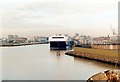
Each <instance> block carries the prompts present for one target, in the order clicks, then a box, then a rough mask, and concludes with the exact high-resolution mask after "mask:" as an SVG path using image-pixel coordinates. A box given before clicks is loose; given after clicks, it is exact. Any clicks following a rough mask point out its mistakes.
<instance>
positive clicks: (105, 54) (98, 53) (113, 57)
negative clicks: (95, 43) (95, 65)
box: [65, 47, 120, 65]
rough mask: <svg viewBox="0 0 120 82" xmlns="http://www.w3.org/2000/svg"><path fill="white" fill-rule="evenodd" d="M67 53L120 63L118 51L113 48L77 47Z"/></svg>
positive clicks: (109, 62)
mask: <svg viewBox="0 0 120 82" xmlns="http://www.w3.org/2000/svg"><path fill="white" fill-rule="evenodd" d="M65 54H66V55H71V56H75V57H80V58H86V59H90V60H95V61H99V62H104V63H108V64H114V65H115V64H116V63H117V65H120V63H119V62H120V59H119V57H118V52H117V51H111V50H99V49H88V48H78V47H75V48H74V51H68V52H66V53H65Z"/></svg>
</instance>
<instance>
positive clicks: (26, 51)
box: [2, 44, 114, 80]
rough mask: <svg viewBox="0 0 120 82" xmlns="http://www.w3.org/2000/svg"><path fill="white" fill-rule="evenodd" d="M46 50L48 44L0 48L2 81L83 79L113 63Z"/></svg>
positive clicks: (110, 67)
mask: <svg viewBox="0 0 120 82" xmlns="http://www.w3.org/2000/svg"><path fill="white" fill-rule="evenodd" d="M65 52H66V51H60V56H58V55H57V54H56V51H50V49H49V44H39V45H28V46H18V47H2V80H87V79H88V78H89V77H90V76H91V75H94V74H96V73H98V72H101V71H104V70H108V69H112V68H114V66H112V65H108V64H104V63H100V62H96V61H91V60H87V59H82V58H76V57H72V56H68V55H65Z"/></svg>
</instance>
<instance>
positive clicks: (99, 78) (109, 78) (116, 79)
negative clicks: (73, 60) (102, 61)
mask: <svg viewBox="0 0 120 82" xmlns="http://www.w3.org/2000/svg"><path fill="white" fill-rule="evenodd" d="M87 82H120V70H107V71H104V72H100V73H97V74H95V75H93V76H91V77H90V78H89V79H88V80H87Z"/></svg>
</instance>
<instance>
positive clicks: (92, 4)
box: [1, 0, 118, 29]
mask: <svg viewBox="0 0 120 82" xmlns="http://www.w3.org/2000/svg"><path fill="white" fill-rule="evenodd" d="M117 2H118V0H3V1H2V2H1V4H2V11H3V16H2V22H3V27H4V28H22V29H23V28H33V27H34V28H41V27H42V28H41V29H46V28H55V27H57V28H73V29H74V28H80V29H83V28H84V29H87V28H88V27H91V28H98V27H103V28H104V27H105V26H106V25H108V24H109V23H112V24H114V25H115V26H117V25H116V24H117Z"/></svg>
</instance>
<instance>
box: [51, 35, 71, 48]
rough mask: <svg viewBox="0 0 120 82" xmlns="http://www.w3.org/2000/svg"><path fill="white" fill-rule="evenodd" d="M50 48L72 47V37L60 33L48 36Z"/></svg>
mask: <svg viewBox="0 0 120 82" xmlns="http://www.w3.org/2000/svg"><path fill="white" fill-rule="evenodd" d="M49 43H50V50H67V49H72V39H70V38H69V37H67V36H64V35H62V34H57V35H55V36H52V37H49Z"/></svg>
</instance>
